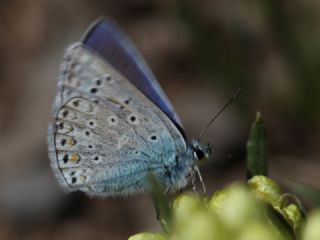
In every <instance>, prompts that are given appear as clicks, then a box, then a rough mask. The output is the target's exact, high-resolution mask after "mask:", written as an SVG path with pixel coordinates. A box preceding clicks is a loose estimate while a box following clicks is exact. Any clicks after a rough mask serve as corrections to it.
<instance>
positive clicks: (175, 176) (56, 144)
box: [48, 18, 211, 196]
mask: <svg viewBox="0 0 320 240" xmlns="http://www.w3.org/2000/svg"><path fill="white" fill-rule="evenodd" d="M57 85H58V86H57V94H56V97H55V100H54V103H53V111H52V112H53V113H52V115H53V116H52V118H53V120H52V123H50V124H49V130H48V152H49V158H50V162H51V166H52V169H53V171H54V173H55V175H56V177H57V179H58V181H59V183H60V185H62V186H63V187H64V188H65V189H66V190H68V191H78V190H79V191H83V192H86V193H88V194H89V195H102V196H128V195H132V194H136V193H140V192H143V191H145V190H146V189H148V186H149V184H148V179H147V178H148V174H149V173H150V172H151V173H152V174H153V175H154V176H155V177H156V178H157V179H158V181H159V182H160V184H162V185H163V186H164V188H165V189H166V190H167V191H177V190H179V189H182V188H184V187H185V186H186V185H187V184H188V183H189V181H190V179H191V178H192V176H194V173H195V171H196V170H198V168H197V163H198V161H199V160H201V159H203V158H209V155H210V152H211V149H210V147H209V146H208V145H207V144H201V143H200V142H199V141H197V140H192V141H191V142H188V141H187V139H186V136H185V133H184V130H183V127H182V124H181V121H180V119H179V117H178V115H177V114H176V112H175V110H174V109H173V107H172V105H171V103H170V101H169V100H168V98H167V97H166V95H165V93H164V92H163V90H162V89H161V87H160V85H159V83H158V81H157V80H156V79H155V77H154V75H153V74H152V72H151V71H150V69H149V68H148V66H147V65H146V63H145V61H144V59H143V58H142V56H141V55H140V53H139V52H138V51H137V50H136V48H135V47H134V45H133V44H132V42H131V41H130V40H129V38H128V37H127V36H126V35H125V34H124V33H123V32H122V31H121V30H120V28H119V27H118V26H117V25H116V23H114V22H113V21H112V20H109V19H106V18H101V19H99V20H97V21H96V22H94V23H93V24H92V25H91V27H89V30H88V31H87V32H86V33H85V35H84V36H83V38H82V39H81V41H80V42H77V43H75V44H72V45H71V46H70V47H69V48H68V49H67V50H66V52H65V56H64V60H63V63H62V66H61V70H60V75H59V79H58V84H57Z"/></svg>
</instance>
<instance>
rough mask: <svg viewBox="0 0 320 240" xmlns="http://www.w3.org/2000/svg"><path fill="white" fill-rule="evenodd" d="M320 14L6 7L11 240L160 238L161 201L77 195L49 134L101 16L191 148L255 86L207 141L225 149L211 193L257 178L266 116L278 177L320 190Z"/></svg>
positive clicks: (2, 165)
mask: <svg viewBox="0 0 320 240" xmlns="http://www.w3.org/2000/svg"><path fill="white" fill-rule="evenodd" d="M319 12H320V4H319V2H318V1H315V0H308V1H301V0H300V1H299V0H291V1H286V0H254V1H253V0H241V1H239V0H227V1H218V0H187V1H182V0H176V1H169V0H152V1H142V0H141V1H138V0H131V1H129V0H119V1H102V0H91V1H85V0H78V1H75V0H70V1H62V0H56V1H50V0H30V1H23V0H12V1H1V2H0V239H2V240H6V239H32V240H34V239H35V240H40V239H52V240H55V239H59V240H64V239H77V240H82V239H83V240H84V239H113V240H117V239H119V240H120V239H127V238H128V236H130V235H132V234H134V233H136V232H140V231H143V230H148V231H152V230H158V229H159V224H158V223H157V221H156V219H155V212H154V209H153V206H152V201H151V200H150V198H149V196H147V195H140V196H137V197H133V198H129V199H101V198H88V197H86V196H85V195H84V194H81V193H74V194H65V193H63V192H62V191H61V189H60V188H59V187H58V186H57V183H56V181H55V179H54V177H53V174H52V172H51V170H50V167H49V160H48V157H47V145H46V134H47V125H48V122H49V121H50V111H51V104H52V101H53V98H54V94H55V90H56V78H57V76H58V70H59V65H60V62H61V60H62V56H63V52H64V49H65V48H66V47H67V46H68V45H69V44H70V43H72V42H74V41H77V40H78V39H80V37H81V35H82V33H83V32H84V31H85V30H86V28H87V27H88V26H89V24H90V23H91V22H92V21H93V20H95V19H96V18H97V17H99V16H101V15H105V16H109V17H111V18H113V19H114V20H115V21H117V22H118V23H119V24H120V25H121V26H122V28H123V29H124V31H125V32H127V33H128V35H129V36H130V37H131V39H132V40H133V42H134V43H135V44H136V46H137V47H138V49H140V51H141V53H142V55H143V56H144V57H145V59H146V61H147V62H148V64H149V65H150V67H151V68H152V69H153V71H154V73H155V75H156V76H157V78H158V79H159V82H160V83H161V85H162V86H163V88H164V90H165V92H166V93H167V95H168V96H169V98H170V99H171V101H172V103H173V105H174V106H175V109H176V110H177V112H178V114H179V115H180V117H181V119H182V121H183V123H184V128H185V130H186V133H187V135H188V136H189V137H190V138H192V137H197V136H198V134H199V133H200V130H201V129H202V127H204V125H205V124H206V122H207V121H208V119H209V118H210V116H211V115H212V114H213V113H215V112H217V111H218V110H219V108H220V107H221V106H222V105H223V104H224V103H225V102H226V101H227V100H228V99H229V98H230V97H231V96H232V93H233V92H234V90H235V89H237V88H239V87H243V88H244V92H243V93H242V95H241V97H240V98H239V99H238V100H237V101H236V102H235V103H234V104H233V105H232V107H230V108H229V109H228V110H226V111H225V112H224V113H223V115H222V116H221V117H220V118H219V119H218V120H216V121H215V122H214V124H213V125H212V126H211V128H210V129H209V131H208V133H207V135H206V141H209V142H210V143H211V145H213V146H214V148H215V149H216V154H214V156H213V160H212V162H211V163H210V164H208V165H206V166H204V167H203V168H202V173H203V177H204V180H205V183H206V186H207V188H208V192H209V193H210V194H211V193H212V192H214V191H215V190H217V189H219V188H221V187H222V186H224V185H225V184H228V183H230V182H233V181H242V180H244V179H245V163H244V159H245V146H246V139H247V137H248V131H249V128H250V125H251V122H252V121H253V119H254V116H255V112H256V111H257V110H259V111H261V113H262V115H263V116H264V119H265V122H266V125H267V128H268V139H269V161H270V176H271V177H273V178H274V179H276V180H277V181H279V182H281V183H282V184H283V185H286V181H287V180H290V179H291V180H292V179H295V180H298V181H301V182H305V183H308V184H311V185H313V186H315V187H318V188H320V174H319V170H320V159H319V157H320V156H319V155H320V149H319V143H320V94H319V92H320V28H319V25H320V14H319ZM227 155H231V156H229V157H228V156H227ZM199 189H200V187H199Z"/></svg>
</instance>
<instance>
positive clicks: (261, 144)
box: [247, 112, 268, 179]
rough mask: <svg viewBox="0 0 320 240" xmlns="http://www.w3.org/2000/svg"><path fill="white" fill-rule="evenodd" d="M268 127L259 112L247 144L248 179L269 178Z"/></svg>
mask: <svg viewBox="0 0 320 240" xmlns="http://www.w3.org/2000/svg"><path fill="white" fill-rule="evenodd" d="M266 135H267V131H266V127H265V125H264V122H263V120H262V117H261V114H260V113H259V112H257V115H256V119H255V121H254V122H253V124H252V126H251V130H250V136H249V140H248V142H247V178H248V179H250V178H251V177H253V176H256V175H263V176H267V174H268V166H267V143H266V138H267V137H266Z"/></svg>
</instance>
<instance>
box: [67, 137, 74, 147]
mask: <svg viewBox="0 0 320 240" xmlns="http://www.w3.org/2000/svg"><path fill="white" fill-rule="evenodd" d="M75 144H76V141H75V140H74V139H73V138H69V139H68V140H67V145H69V146H70V147H72V146H73V145H75Z"/></svg>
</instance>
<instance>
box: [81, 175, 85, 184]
mask: <svg viewBox="0 0 320 240" xmlns="http://www.w3.org/2000/svg"><path fill="white" fill-rule="evenodd" d="M79 180H80V182H81V183H84V182H85V181H86V176H83V175H81V176H80V177H79Z"/></svg>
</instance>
